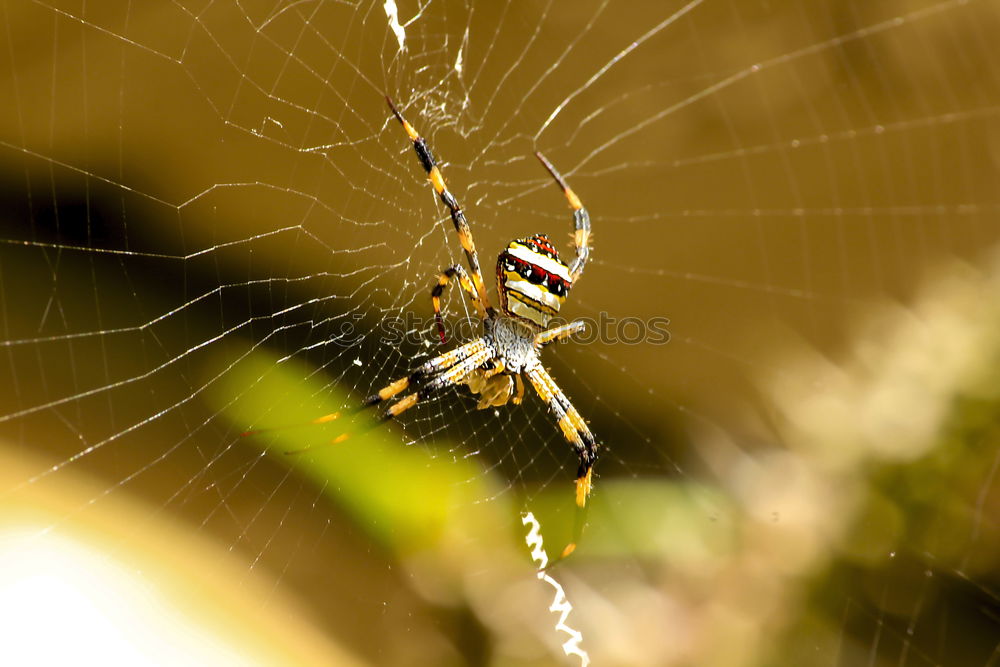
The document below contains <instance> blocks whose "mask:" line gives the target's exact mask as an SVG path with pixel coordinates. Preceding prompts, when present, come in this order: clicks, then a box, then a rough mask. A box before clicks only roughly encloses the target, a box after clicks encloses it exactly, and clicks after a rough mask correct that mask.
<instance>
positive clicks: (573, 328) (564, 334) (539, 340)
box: [535, 321, 587, 347]
mask: <svg viewBox="0 0 1000 667" xmlns="http://www.w3.org/2000/svg"><path fill="white" fill-rule="evenodd" d="M586 328H587V325H586V324H585V323H584V322H582V321H577V322H570V323H569V324H564V325H562V326H561V327H555V328H552V329H548V330H547V331H543V332H541V333H539V334H538V335H537V336H535V345H536V346H537V347H545V346H546V345H548V344H549V343H554V342H556V341H557V340H562V339H563V338H569V337H570V336H572V335H573V334H575V333H577V332H579V331H583V330H584V329H586Z"/></svg>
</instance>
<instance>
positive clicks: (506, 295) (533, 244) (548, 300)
mask: <svg viewBox="0 0 1000 667" xmlns="http://www.w3.org/2000/svg"><path fill="white" fill-rule="evenodd" d="M572 284H573V283H572V279H571V278H570V273H569V267H568V266H567V265H566V263H565V262H563V261H562V260H561V259H560V258H559V253H558V252H556V249H555V248H554V247H553V246H552V244H551V243H550V242H549V239H548V237H547V236H546V235H545V234H536V235H535V236H531V237H529V238H526V239H517V240H514V241H511V242H510V244H509V245H508V246H507V248H506V249H505V250H504V251H503V252H501V253H500V256H499V257H498V258H497V290H498V291H499V292H500V307H501V309H503V311H504V313H506V314H507V315H509V316H510V317H513V318H516V319H518V320H520V321H523V322H527V323H529V324H531V325H533V326H536V327H540V328H543V329H544V328H545V327H546V326H548V323H549V320H550V319H551V318H552V317H553V316H555V315H557V314H558V313H559V308H560V307H561V306H562V304H563V302H564V301H565V300H566V295H567V294H568V293H569V289H570V287H572Z"/></svg>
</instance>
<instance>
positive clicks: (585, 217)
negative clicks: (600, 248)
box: [535, 153, 590, 283]
mask: <svg viewBox="0 0 1000 667" xmlns="http://www.w3.org/2000/svg"><path fill="white" fill-rule="evenodd" d="M535 157H537V158H538V159H539V160H540V161H541V163H542V164H543V165H544V166H545V168H546V169H547V170H548V172H549V173H550V174H552V178H554V179H555V180H556V183H557V184H558V185H559V187H560V189H562V191H563V194H564V195H566V201H568V202H569V205H570V208H572V209H573V245H574V246H575V247H576V259H574V260H573V263H572V264H570V266H569V274H570V276H571V277H572V278H573V282H574V283H575V282H576V281H577V279H578V278H579V277H580V276H581V275H582V274H583V267H584V266H586V264H587V257H588V256H589V255H590V214H589V213H587V209H585V208H584V207H583V202H581V201H580V198H579V197H577V196H576V193H574V192H573V191H572V190H571V189H570V187H569V185H567V184H566V179H564V178H563V177H562V174H560V173H559V172H558V171H556V168H555V167H553V166H552V163H551V162H549V161H548V160H546V159H545V156H544V155H542V154H541V153H535Z"/></svg>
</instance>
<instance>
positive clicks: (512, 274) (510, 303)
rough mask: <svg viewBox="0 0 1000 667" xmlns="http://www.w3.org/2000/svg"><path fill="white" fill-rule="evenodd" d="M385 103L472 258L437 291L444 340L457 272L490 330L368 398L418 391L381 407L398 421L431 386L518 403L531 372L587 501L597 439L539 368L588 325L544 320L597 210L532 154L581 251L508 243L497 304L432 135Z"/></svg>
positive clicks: (586, 250) (567, 280) (577, 271)
mask: <svg viewBox="0 0 1000 667" xmlns="http://www.w3.org/2000/svg"><path fill="white" fill-rule="evenodd" d="M386 101H387V102H388V103H389V108H390V109H391V110H392V113H393V115H394V116H395V117H396V120H398V121H399V123H400V124H401V125H402V126H403V130H405V131H406V134H407V136H408V137H409V139H410V141H411V142H413V149H414V150H415V151H416V153H417V158H419V160H420V164H421V165H422V166H423V168H424V170H425V171H426V172H427V177H428V179H429V180H430V182H431V185H432V186H433V187H434V191H435V192H436V193H437V195H438V197H439V198H440V199H441V201H442V203H444V205H445V206H446V207H448V211H449V212H450V213H451V219H452V222H453V223H454V224H455V231H456V232H458V239H459V241H460V243H461V245H462V249H463V250H464V251H465V256H466V259H467V260H468V263H469V271H468V272H466V271H465V269H464V268H463V267H462V266H461V265H460V264H455V265H453V266H450V267H448V268H447V269H445V270H444V271H443V272H442V273H441V274H440V276H439V277H438V280H437V284H436V285H435V286H434V288H433V289H432V290H431V303H432V305H433V307H434V317H435V319H436V321H437V326H438V334H439V335H440V337H441V342H442V343H445V333H444V323H443V321H442V319H441V295H442V294H443V293H444V290H445V288H446V287H448V285H449V284H450V283H451V281H452V280H455V279H457V280H458V284H459V285H460V286H461V288H462V289H463V290H464V291H465V293H466V294H467V295H468V297H469V301H470V302H471V303H472V306H473V307H474V308H475V310H476V312H477V313H478V315H479V318H480V320H482V324H483V335H482V336H481V337H480V338H477V339H476V340H474V341H472V342H471V343H466V344H465V345H461V346H460V347H457V348H455V349H453V350H450V351H448V352H445V353H444V354H441V355H439V356H437V357H435V358H433V359H431V360H430V361H427V362H426V363H424V364H422V365H421V366H419V367H418V368H417V369H416V370H414V371H413V372H411V373H410V374H409V375H407V376H405V377H403V378H400V379H398V380H396V381H394V382H391V383H390V384H388V385H387V386H385V387H384V388H382V389H381V390H380V391H379V392H378V393H376V394H374V395H373V396H371V397H369V398H368V399H367V400H366V401H365V404H364V405H365V407H368V406H374V405H377V404H379V403H382V402H383V401H389V400H390V399H393V398H394V397H396V396H397V395H398V394H400V393H402V392H403V391H405V390H407V389H415V391H413V392H411V393H408V394H407V395H405V396H404V397H402V398H400V399H397V400H396V402H395V403H393V404H392V405H391V406H390V407H389V408H388V409H387V410H386V411H385V412H384V413H383V419H384V420H388V419H395V418H396V417H398V416H399V415H401V414H402V413H403V412H405V411H406V410H409V409H410V408H412V407H413V406H414V405H416V404H417V403H418V402H419V401H420V400H421V399H424V398H427V397H428V396H429V395H431V394H432V393H433V392H435V391H437V390H439V389H442V388H444V387H448V386H452V385H459V384H465V385H467V386H468V387H469V389H470V390H471V391H472V393H473V394H477V395H479V397H480V400H479V405H478V407H479V409H483V408H487V407H489V406H499V405H504V404H505V403H507V402H508V401H511V402H513V403H514V405H518V404H520V403H521V401H522V400H523V398H524V381H523V380H522V378H521V375H522V374H523V375H526V376H527V377H528V380H529V381H530V382H531V385H532V387H534V389H535V391H536V392H537V393H538V396H539V397H540V398H541V399H542V401H544V402H545V404H546V405H548V408H549V411H550V412H551V413H552V414H553V415H554V416H555V418H556V420H557V422H558V425H559V429H560V431H561V432H562V435H563V437H564V438H565V439H566V441H567V442H569V444H570V446H571V447H572V448H573V451H574V452H575V453H576V455H577V456H578V457H579V459H580V464H579V467H578V468H577V473H576V505H577V507H578V508H580V509H583V508H584V507H585V505H586V503H587V498H588V497H589V496H590V493H591V490H592V488H593V480H592V476H593V468H594V462H595V461H596V460H597V443H596V442H595V440H594V435H593V434H592V433H591V432H590V428H588V426H587V423H586V422H585V421H584V419H583V417H581V416H580V413H579V412H577V410H576V408H575V407H573V404H572V403H570V401H569V399H568V398H566V394H564V393H563V391H562V389H560V388H559V385H557V384H556V382H555V380H553V379H552V376H551V375H549V373H548V371H546V370H545V368H544V366H542V362H541V360H540V359H539V353H540V352H541V351H542V349H543V348H544V347H545V346H546V345H549V344H550V343H552V342H555V341H558V340H562V339H564V338H567V337H569V336H571V335H573V334H574V333H576V332H578V331H581V330H582V329H583V328H584V323H583V322H572V323H570V324H565V325H562V326H558V327H554V328H551V329H550V328H547V326H548V323H549V320H550V319H551V318H552V317H553V316H555V315H556V314H558V312H559V308H560V306H562V304H563V302H564V301H565V300H566V296H567V294H568V293H569V290H570V288H571V287H572V286H573V284H574V283H575V282H576V281H577V280H579V278H580V276H581V275H582V274H583V269H584V266H585V265H586V264H587V257H588V255H589V254H590V244H589V241H590V216H589V215H588V213H587V209H585V208H584V207H583V204H582V203H581V202H580V199H579V197H577V196H576V194H574V192H573V191H572V190H571V189H570V187H569V186H568V185H567V184H566V181H565V179H563V177H562V176H561V175H560V174H559V172H558V171H556V169H555V167H553V166H552V164H551V163H550V162H549V161H548V160H547V159H545V156H543V155H542V154H541V153H535V156H536V157H537V158H538V159H539V161H541V163H542V165H543V166H544V167H545V169H546V170H547V171H548V172H549V174H550V175H551V176H552V178H553V179H555V182H556V184H557V185H558V186H559V188H560V189H561V190H562V191H563V194H564V195H565V197H566V201H567V202H569V205H570V208H572V209H573V230H574V231H573V242H574V246H575V250H576V257H575V258H574V259H573V262H572V263H571V264H569V265H567V264H566V263H565V262H563V261H562V260H561V259H560V258H559V253H558V252H556V249H555V248H554V247H553V246H552V244H551V243H550V242H549V239H548V237H547V236H546V235H544V234H536V235H534V236H531V237H528V238H524V239H516V240H514V241H511V242H510V243H509V244H508V245H507V247H506V248H505V249H504V250H503V251H502V252H501V253H500V255H499V257H498V258H497V292H498V293H499V296H500V309H499V310H497V309H496V308H493V307H492V306H491V305H490V301H489V297H488V296H487V294H486V285H485V284H484V282H483V276H482V271H481V270H480V268H479V256H478V255H477V253H476V245H475V243H474V242H473V240H472V230H471V229H470V228H469V223H468V221H467V220H466V219H465V214H464V213H463V212H462V208H461V206H459V204H458V200H457V199H455V196H454V195H452V194H451V192H449V191H448V188H447V187H446V185H445V181H444V176H443V175H442V173H441V169H440V168H439V167H438V166H437V162H436V161H435V160H434V156H433V155H432V154H431V150H430V148H429V147H428V146H427V142H426V141H425V140H424V139H423V138H422V137H421V136H420V135H419V134H418V133H417V131H416V130H415V129H414V128H413V126H412V125H410V123H409V122H407V120H406V119H405V118H403V115H402V114H401V113H400V112H399V110H398V109H397V108H396V106H395V105H394V104H393V102H392V100H391V99H390V98H389V97H386ZM515 387H516V388H515ZM581 529H582V525H578V528H577V532H579V530H581ZM575 547H576V543H575V541H574V542H571V543H570V544H569V545H568V546H567V547H566V549H564V551H563V554H562V557H565V556H567V555H569V553H571V552H572V551H573V549H575Z"/></svg>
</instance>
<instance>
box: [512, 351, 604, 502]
mask: <svg viewBox="0 0 1000 667" xmlns="http://www.w3.org/2000/svg"><path fill="white" fill-rule="evenodd" d="M525 373H527V375H528V379H529V380H530V381H531V384H532V386H533V387H534V388H535V391H536V392H538V396H539V398H541V399H542V400H543V401H545V403H546V405H548V406H549V410H550V411H551V412H552V414H553V415H555V417H556V420H557V421H558V423H559V430H561V431H562V434H563V437H564V438H566V440H567V441H568V442H569V444H570V445H571V446H572V447H573V450H574V451H575V452H576V455H577V456H578V457H580V466H579V468H577V473H576V504H577V507H580V508H582V507H584V506H585V505H586V504H587V498H588V497H589V496H590V491H591V488H592V486H593V482H592V475H593V469H594V463H595V461H596V460H597V443H596V441H595V440H594V434H593V433H591V432H590V428H589V427H588V426H587V422H585V421H584V420H583V417H581V416H580V413H579V412H577V410H576V408H574V407H573V404H572V403H570V402H569V399H568V398H566V394H564V393H563V391H562V389H560V388H559V385H557V384H556V382H555V380H553V379H552V376H551V375H549V373H548V371H546V370H545V369H544V368H543V367H542V365H541V364H537V365H535V366H532V367H530V368H528V369H526V370H525Z"/></svg>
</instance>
